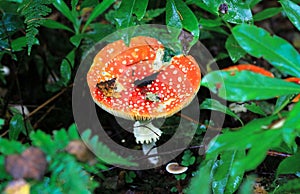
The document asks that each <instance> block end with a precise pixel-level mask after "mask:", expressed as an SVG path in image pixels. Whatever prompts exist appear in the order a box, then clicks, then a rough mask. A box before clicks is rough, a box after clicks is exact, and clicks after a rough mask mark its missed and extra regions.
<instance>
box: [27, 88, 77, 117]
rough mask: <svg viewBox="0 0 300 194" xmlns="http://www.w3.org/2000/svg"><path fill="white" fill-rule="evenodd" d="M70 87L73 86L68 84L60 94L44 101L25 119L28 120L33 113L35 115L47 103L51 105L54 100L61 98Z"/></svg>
mask: <svg viewBox="0 0 300 194" xmlns="http://www.w3.org/2000/svg"><path fill="white" fill-rule="evenodd" d="M72 86H73V84H70V85H69V86H68V87H66V88H64V89H62V90H61V91H60V92H58V93H57V94H55V95H54V96H52V97H51V98H50V99H48V100H46V102H44V103H43V104H41V105H40V106H38V107H37V108H36V109H34V110H33V111H32V112H30V113H29V114H28V116H27V117H26V118H27V119H28V118H29V117H31V116H32V115H34V114H35V113H37V112H38V111H39V110H41V109H42V108H44V107H45V106H47V105H48V104H49V103H51V102H52V101H54V100H55V99H57V98H58V97H59V96H61V95H62V94H63V93H64V92H65V91H66V90H67V89H68V88H69V87H72Z"/></svg>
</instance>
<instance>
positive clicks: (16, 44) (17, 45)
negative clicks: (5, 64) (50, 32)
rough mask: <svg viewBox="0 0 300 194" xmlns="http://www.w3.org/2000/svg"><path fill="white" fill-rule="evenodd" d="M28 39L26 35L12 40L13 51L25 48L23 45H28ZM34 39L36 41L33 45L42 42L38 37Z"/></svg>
mask: <svg viewBox="0 0 300 194" xmlns="http://www.w3.org/2000/svg"><path fill="white" fill-rule="evenodd" d="M26 39H27V38H26V37H25V36H23V37H19V38H16V39H14V40H13V41H12V42H11V47H12V49H13V51H21V50H23V47H26V45H27V42H26ZM33 40H34V42H33V43H32V45H39V44H40V43H39V40H38V39H37V38H35V37H34V38H33Z"/></svg>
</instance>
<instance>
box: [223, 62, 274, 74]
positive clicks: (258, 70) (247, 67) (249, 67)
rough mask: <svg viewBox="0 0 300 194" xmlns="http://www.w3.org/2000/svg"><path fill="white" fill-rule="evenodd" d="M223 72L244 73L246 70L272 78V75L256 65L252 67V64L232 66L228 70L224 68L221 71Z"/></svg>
mask: <svg viewBox="0 0 300 194" xmlns="http://www.w3.org/2000/svg"><path fill="white" fill-rule="evenodd" d="M222 70H224V71H244V70H248V71H252V72H255V73H259V74H262V75H265V76H268V77H274V75H273V73H271V72H269V71H267V70H265V69H264V68H261V67H258V66H256V65H252V64H240V65H234V66H231V67H228V68H224V69H222Z"/></svg>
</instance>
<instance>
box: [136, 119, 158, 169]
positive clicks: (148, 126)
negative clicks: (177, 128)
mask: <svg viewBox="0 0 300 194" xmlns="http://www.w3.org/2000/svg"><path fill="white" fill-rule="evenodd" d="M133 134H134V136H135V141H136V142H137V143H141V144H142V149H143V153H144V154H145V155H149V156H151V155H155V154H157V153H158V152H157V148H156V145H155V142H156V141H157V140H158V139H159V137H160V136H161V134H162V131H161V130H160V129H159V128H157V127H155V126H154V125H153V124H152V123H151V121H136V122H135V123H134V125H133ZM148 160H149V162H150V163H152V164H157V163H158V162H159V157H158V156H154V157H149V158H148Z"/></svg>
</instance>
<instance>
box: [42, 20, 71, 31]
mask: <svg viewBox="0 0 300 194" xmlns="http://www.w3.org/2000/svg"><path fill="white" fill-rule="evenodd" d="M42 26H45V27H47V28H51V29H61V30H67V31H69V32H73V33H74V31H73V30H72V29H71V28H69V27H68V26H66V25H64V24H62V23H59V22H57V21H55V20H51V19H45V20H44V21H43V23H42Z"/></svg>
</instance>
